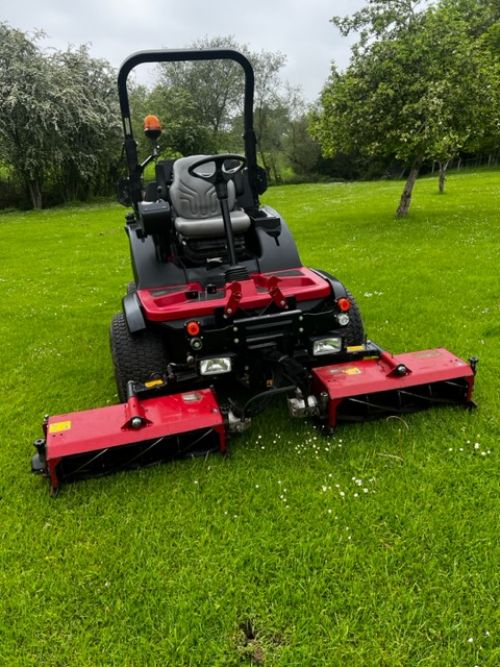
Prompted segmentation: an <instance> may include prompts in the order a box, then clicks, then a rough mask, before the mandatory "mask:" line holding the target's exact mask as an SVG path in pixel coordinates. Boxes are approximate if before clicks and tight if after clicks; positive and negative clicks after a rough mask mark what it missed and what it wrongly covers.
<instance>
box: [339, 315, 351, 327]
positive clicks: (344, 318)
mask: <svg viewBox="0 0 500 667" xmlns="http://www.w3.org/2000/svg"><path fill="white" fill-rule="evenodd" d="M337 322H338V323H339V324H340V326H341V327H345V326H347V325H348V324H349V315H348V314H347V313H340V314H339V315H337Z"/></svg>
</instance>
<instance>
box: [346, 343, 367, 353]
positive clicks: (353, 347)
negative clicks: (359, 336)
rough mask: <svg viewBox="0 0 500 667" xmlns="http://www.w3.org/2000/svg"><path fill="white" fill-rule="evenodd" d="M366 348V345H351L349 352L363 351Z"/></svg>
mask: <svg viewBox="0 0 500 667" xmlns="http://www.w3.org/2000/svg"><path fill="white" fill-rule="evenodd" d="M365 349H366V348H365V346H364V345H349V346H348V347H347V351H348V352H363V350H365Z"/></svg>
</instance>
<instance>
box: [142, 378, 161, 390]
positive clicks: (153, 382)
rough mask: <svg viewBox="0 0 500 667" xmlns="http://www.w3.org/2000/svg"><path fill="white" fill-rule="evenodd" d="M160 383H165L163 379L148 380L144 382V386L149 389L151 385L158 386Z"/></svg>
mask: <svg viewBox="0 0 500 667" xmlns="http://www.w3.org/2000/svg"><path fill="white" fill-rule="evenodd" d="M162 384H165V383H164V382H163V380H149V381H148V382H145V383H144V386H145V387H147V388H148V389H151V387H159V386H161V385H162Z"/></svg>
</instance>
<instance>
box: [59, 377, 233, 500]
mask: <svg viewBox="0 0 500 667" xmlns="http://www.w3.org/2000/svg"><path fill="white" fill-rule="evenodd" d="M193 398H194V400H193ZM134 416H139V417H141V418H143V419H144V422H143V425H142V426H141V427H140V428H138V429H134V428H132V425H131V422H132V419H133V417H134ZM61 422H62V423H65V422H66V423H70V427H69V428H65V429H64V430H60V431H57V428H58V427H57V424H59V423H61ZM51 427H52V429H56V432H51ZM203 428H213V429H214V430H215V431H216V432H217V433H218V435H219V442H220V451H221V452H224V451H226V440H225V437H226V436H225V426H224V419H223V417H222V414H221V412H220V409H219V403H218V401H217V398H216V396H215V394H214V392H213V391H212V390H211V389H198V390H196V391H190V392H184V393H182V394H172V395H170V396H160V397H157V398H149V399H145V400H143V401H141V400H140V399H138V398H135V397H134V398H133V399H130V400H129V401H128V402H127V403H120V404H119V405H110V406H107V407H105V408H96V409H95V410H83V411H81V412H69V413H67V414H63V415H57V416H53V417H49V419H48V423H47V438H46V443H47V444H46V460H47V468H48V472H49V478H50V484H51V487H52V488H53V489H56V488H57V487H58V486H59V480H58V478H57V466H58V464H59V463H60V461H61V460H62V459H64V458H65V457H68V456H73V455H75V454H88V453H90V452H98V451H100V450H102V449H106V448H111V447H120V446H123V445H129V444H132V443H138V442H142V441H147V440H153V439H156V438H162V437H166V436H169V435H176V434H181V433H188V432H190V431H195V430H197V429H203Z"/></svg>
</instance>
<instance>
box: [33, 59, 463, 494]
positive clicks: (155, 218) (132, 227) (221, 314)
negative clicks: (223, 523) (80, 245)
mask: <svg viewBox="0 0 500 667" xmlns="http://www.w3.org/2000/svg"><path fill="white" fill-rule="evenodd" d="M219 59H224V60H232V61H234V62H236V63H238V64H239V65H240V66H241V67H242V68H243V72H244V79H245V84H244V110H243V118H244V128H245V131H244V135H243V140H244V146H245V151H244V153H245V154H244V155H237V154H233V153H225V154H220V155H194V156H187V157H182V158H178V159H176V160H163V159H159V147H158V146H157V145H156V142H157V141H158V139H159V137H160V134H161V127H160V122H159V120H158V118H157V117H156V116H152V115H149V116H146V119H145V124H144V130H145V134H146V136H147V137H148V138H149V139H150V140H151V143H152V151H151V154H150V155H149V156H148V157H146V159H144V160H143V161H142V162H139V159H138V150H137V144H136V141H135V139H134V135H133V132H132V123H131V118H130V108H129V98H128V92H127V77H128V75H129V74H130V72H131V70H132V69H133V68H134V67H136V66H137V65H140V64H142V63H153V62H155V63H156V62H179V61H201V60H219ZM118 92H119V100H120V109H121V114H122V119H123V130H124V137H125V140H124V154H125V157H126V163H127V170H128V176H127V177H126V178H124V179H122V180H121V181H120V183H119V187H118V199H119V201H120V203H122V204H124V205H125V206H128V207H131V209H132V211H131V212H130V213H128V214H127V216H126V228H125V230H126V233H127V235H128V239H129V244H130V252H131V259H132V270H133V275H134V281H133V282H132V283H131V284H130V285H129V288H128V291H127V294H126V295H125V296H124V298H123V303H122V311H121V312H120V313H119V314H117V315H115V317H114V318H113V320H112V323H111V330H110V341H111V353H112V358H113V364H114V369H115V376H116V383H117V389H118V396H119V399H120V401H121V403H120V404H118V405H112V406H108V407H104V408H97V409H94V410H87V411H83V412H73V413H67V414H63V415H58V416H52V417H46V418H45V421H44V424H43V432H44V437H43V438H40V439H38V440H36V441H35V443H34V444H35V448H36V450H37V452H36V454H35V455H34V457H33V461H32V469H33V471H34V472H38V473H42V474H44V475H45V476H46V477H48V479H49V483H50V488H51V491H52V492H53V493H56V492H57V491H58V490H59V487H60V485H61V483H62V482H63V481H66V480H73V479H78V478H80V477H83V476H87V475H95V474H105V473H109V472H112V471H114V470H117V469H123V468H132V467H137V466H143V465H148V464H153V463H157V462H160V461H164V460H168V459H171V458H174V457H178V456H187V455H190V456H193V455H198V454H200V453H202V454H204V453H206V452H211V451H219V452H222V453H223V452H225V451H226V447H227V445H226V443H227V438H228V436H229V435H230V434H233V433H239V432H242V431H244V430H245V429H247V428H249V426H250V425H251V421H252V417H253V416H254V415H255V414H257V413H258V412H259V411H260V410H262V409H264V408H265V407H266V405H268V403H269V402H270V401H271V400H272V399H274V398H276V397H278V396H282V397H284V398H286V401H287V404H288V408H289V411H290V414H291V415H292V416H294V417H311V418H315V419H316V420H318V421H319V422H320V423H321V424H323V425H324V426H325V427H326V428H327V429H332V428H335V427H336V426H337V425H338V424H339V423H340V422H342V421H361V420H366V419H372V418H378V417H381V416H386V415H394V414H406V413H408V412H412V411H415V410H421V409H423V408H426V407H430V406H434V405H442V404H445V405H450V404H454V405H457V404H462V405H464V406H472V405H473V402H472V392H473V387H474V376H475V364H476V361H475V360H474V359H472V360H470V361H469V362H465V361H463V360H461V359H459V358H458V357H455V356H454V355H453V354H451V353H450V352H448V351H447V350H445V349H443V348H438V349H433V350H423V351H420V352H411V353H406V354H401V355H395V356H394V355H391V354H389V353H388V352H386V351H384V350H382V349H381V348H380V347H378V346H377V345H375V343H373V342H371V341H370V340H368V339H367V338H366V335H365V331H364V326H363V322H362V319H361V314H360V312H359V308H358V306H357V304H356V301H355V299H354V297H353V296H352V294H351V293H350V291H349V290H348V289H347V288H346V286H345V285H344V284H343V283H342V282H340V281H339V280H338V279H337V278H335V277H334V276H332V275H330V274H329V273H327V272H325V271H321V270H317V269H311V268H307V267H305V266H303V265H302V262H301V261H300V258H299V254H298V251H297V248H296V245H295V243H294V241H293V238H292V236H291V234H290V232H289V230H288V227H287V225H286V222H285V221H284V220H283V218H282V217H281V216H280V215H279V214H278V213H277V212H276V211H275V210H274V209H272V208H271V207H269V206H263V205H261V204H260V202H259V196H260V195H262V194H263V193H264V192H265V190H266V187H267V183H266V172H265V171H264V170H263V169H262V168H261V167H259V166H258V164H257V158H256V137H255V133H254V129H253V95H254V74H253V69H252V66H251V64H250V62H249V61H248V60H247V58H246V57H245V56H243V55H242V54H241V53H239V52H237V51H234V50H230V49H206V50H188V51H185V50H182V51H172V50H161V51H142V52H139V53H136V54H134V55H132V56H130V57H129V58H128V59H127V60H126V61H125V62H124V63H123V65H122V67H121V68H120V72H119V75H118ZM151 162H154V164H155V179H154V181H153V182H151V183H149V184H147V185H146V184H145V183H144V178H143V175H144V170H145V167H146V166H147V165H148V164H150V163H151Z"/></svg>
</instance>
